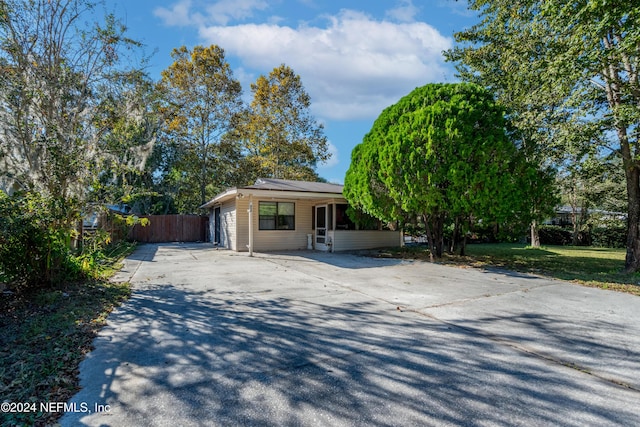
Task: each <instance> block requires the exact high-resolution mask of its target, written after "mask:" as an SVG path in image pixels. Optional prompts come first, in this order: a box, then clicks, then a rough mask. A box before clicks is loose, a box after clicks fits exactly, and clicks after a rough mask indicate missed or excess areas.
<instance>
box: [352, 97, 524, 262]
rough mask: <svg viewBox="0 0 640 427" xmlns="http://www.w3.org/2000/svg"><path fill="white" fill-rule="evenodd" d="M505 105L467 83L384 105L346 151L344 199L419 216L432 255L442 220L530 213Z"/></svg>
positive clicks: (382, 213)
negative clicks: (348, 153)
mask: <svg viewBox="0 0 640 427" xmlns="http://www.w3.org/2000/svg"><path fill="white" fill-rule="evenodd" d="M503 115H504V110H503V108H502V107H501V106H499V105H498V104H496V102H495V101H494V100H493V97H492V96H491V94H489V92H487V91H485V90H484V89H482V88H481V87H479V86H477V85H473V84H430V85H426V86H423V87H421V88H417V89H415V90H414V91H413V92H411V93H410V94H409V95H407V96H405V97H403V98H402V99H401V100H400V101H399V102H398V103H397V104H395V105H393V106H391V107H389V108H387V109H385V110H384V111H383V112H382V114H381V115H380V116H379V117H378V119H377V120H376V121H375V123H374V124H373V127H372V129H371V131H370V132H369V133H368V134H367V135H366V136H365V137H364V139H363V142H362V143H361V144H360V145H358V146H357V147H356V148H355V149H354V151H353V154H352V163H351V166H350V167H349V170H348V171H347V175H346V177H345V188H344V194H345V197H346V198H347V200H349V203H350V204H352V205H353V206H355V207H357V208H359V209H361V210H363V211H364V212H366V213H368V214H371V215H373V216H376V217H378V218H380V219H383V220H386V221H397V220H406V219H407V218H411V217H416V216H417V217H420V218H422V220H423V221H424V223H425V225H426V228H427V238H428V241H429V245H430V248H431V253H432V255H434V256H436V257H440V256H442V253H443V248H444V241H443V230H444V225H445V224H449V223H454V222H456V223H458V224H460V225H461V226H462V227H463V229H462V232H463V233H464V231H466V230H468V226H469V224H470V223H471V222H472V221H497V222H503V221H505V220H507V219H509V218H514V217H522V216H523V215H524V216H527V215H529V214H530V211H528V210H527V209H526V205H527V204H528V203H529V202H528V200H526V195H527V193H526V192H525V191H523V190H524V186H523V185H522V183H523V180H524V178H527V177H528V176H529V174H530V170H531V169H533V170H535V168H531V166H530V165H529V164H528V163H527V162H526V161H525V159H524V157H523V156H522V155H521V153H520V152H519V151H518V150H517V148H516V146H515V144H514V143H513V142H512V141H510V139H509V138H508V136H507V133H506V129H505V121H504V117H503Z"/></svg>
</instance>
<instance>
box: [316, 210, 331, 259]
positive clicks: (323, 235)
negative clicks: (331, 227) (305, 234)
mask: <svg viewBox="0 0 640 427" xmlns="http://www.w3.org/2000/svg"><path fill="white" fill-rule="evenodd" d="M327 222H328V221H327V205H320V206H316V236H315V237H316V240H315V245H314V247H315V248H316V249H317V250H319V251H328V250H329V245H328V243H329V241H328V240H327V239H328V238H329V236H328V235H327Z"/></svg>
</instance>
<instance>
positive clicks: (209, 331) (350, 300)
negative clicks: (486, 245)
mask: <svg viewBox="0 0 640 427" xmlns="http://www.w3.org/2000/svg"><path fill="white" fill-rule="evenodd" d="M114 280H121V281H131V282H132V284H133V288H134V292H133V294H132V296H131V298H130V299H129V300H128V301H127V302H125V303H124V304H123V305H122V306H121V307H120V308H119V309H117V310H115V311H114V312H113V313H112V314H111V315H110V316H109V319H108V325H107V326H106V327H105V328H104V329H103V330H102V331H101V332H100V333H99V336H98V337H97V338H96V339H95V343H94V344H95V349H94V350H93V351H92V352H91V353H90V354H89V355H88V356H87V358H86V360H85V361H84V362H83V363H82V364H81V366H80V379H81V387H82V389H81V391H80V392H79V393H78V394H76V395H75V396H74V397H73V398H72V399H71V400H70V401H69V408H76V410H75V411H71V412H68V413H66V414H65V416H64V417H63V418H62V420H61V425H62V426H216V425H220V426H227V425H228V426H237V425H247V426H320V425H326V426H400V425H402V426H411V425H415V426H425V425H426V426H429V425H433V426H449V425H451V426H515V425H523V426H531V425H536V426H543V425H553V426H621V425H623V426H634V425H640V410H639V409H638V408H640V374H639V372H640V315H639V314H640V298H638V297H637V296H633V295H628V294H623V293H617V292H613V291H606V290H601V289H595V288H588V287H583V286H579V285H576V284H572V283H567V282H562V281H556V280H549V279H546V278H541V277H536V276H529V275H523V274H517V273H511V272H507V271H500V270H495V271H490V270H481V269H473V268H460V267H452V266H444V265H439V264H432V263H428V262H419V261H406V260H395V259H378V258H368V257H362V256H357V255H353V254H341V253H333V254H331V253H321V252H313V251H300V252H289V253H268V254H266V253H258V254H255V256H254V257H252V258H251V257H249V256H248V255H247V254H246V253H235V252H230V251H225V250H216V249H215V248H213V247H212V246H211V245H208V244H166V245H150V244H149V245H143V246H140V247H139V248H138V249H137V250H136V252H135V253H134V254H133V255H132V256H131V257H129V258H128V259H127V260H126V262H125V266H124V268H123V269H122V271H121V272H120V273H119V274H118V275H117V276H116V277H115V278H114Z"/></svg>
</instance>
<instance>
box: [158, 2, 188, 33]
mask: <svg viewBox="0 0 640 427" xmlns="http://www.w3.org/2000/svg"><path fill="white" fill-rule="evenodd" d="M190 8H191V0H180V1H179V2H177V3H175V4H174V5H173V6H172V7H171V9H167V8H165V7H157V8H156V9H154V11H153V14H154V15H155V16H157V17H158V18H160V19H162V21H163V22H164V24H165V25H168V26H176V27H186V26H188V25H192V24H193V23H194V22H193V19H192V16H191V15H190V13H189V10H190Z"/></svg>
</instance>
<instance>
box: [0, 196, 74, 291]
mask: <svg viewBox="0 0 640 427" xmlns="http://www.w3.org/2000/svg"><path fill="white" fill-rule="evenodd" d="M71 209H73V208H72V207H69V206H65V205H64V204H62V203H60V201H59V200H57V199H54V198H47V197H44V196H41V195H39V194H37V193H25V194H18V195H14V196H13V197H9V196H7V195H6V194H4V193H3V192H0V281H2V282H7V283H9V284H11V285H13V286H14V287H16V288H33V287H46V286H50V285H52V284H56V283H60V282H62V281H66V280H76V279H77V278H78V277H80V275H81V269H80V268H79V266H78V264H77V262H75V260H74V258H73V257H72V254H71V252H70V249H69V248H70V242H71V238H72V237H73V236H74V231H73V229H71V228H70V227H69V226H68V222H67V219H68V212H67V210H71Z"/></svg>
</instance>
